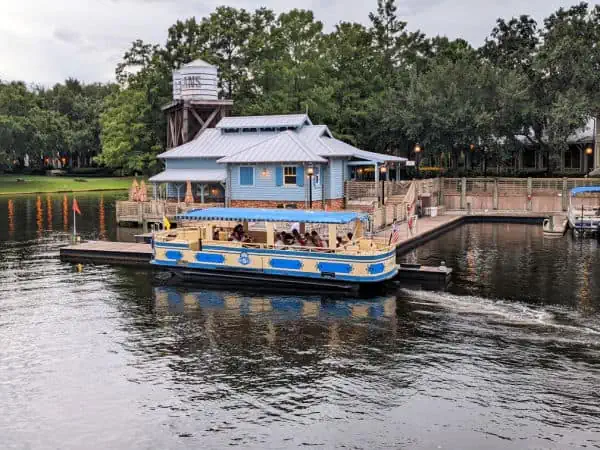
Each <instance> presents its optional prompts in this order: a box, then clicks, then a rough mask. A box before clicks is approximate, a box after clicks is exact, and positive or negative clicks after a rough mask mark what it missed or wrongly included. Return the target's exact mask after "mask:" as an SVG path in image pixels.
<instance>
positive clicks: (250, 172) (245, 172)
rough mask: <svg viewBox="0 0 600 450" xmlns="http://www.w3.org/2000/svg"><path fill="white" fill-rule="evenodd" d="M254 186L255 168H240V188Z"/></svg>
mask: <svg viewBox="0 0 600 450" xmlns="http://www.w3.org/2000/svg"><path fill="white" fill-rule="evenodd" d="M253 185H254V167H252V166H241V167H240V186H253Z"/></svg>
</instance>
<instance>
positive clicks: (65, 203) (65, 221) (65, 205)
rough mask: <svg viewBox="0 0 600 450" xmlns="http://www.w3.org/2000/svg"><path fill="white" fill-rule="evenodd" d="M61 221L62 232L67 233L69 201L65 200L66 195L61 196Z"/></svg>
mask: <svg viewBox="0 0 600 450" xmlns="http://www.w3.org/2000/svg"><path fill="white" fill-rule="evenodd" d="M62 220H63V231H65V232H66V231H69V201H68V200H67V194H65V195H63V201H62Z"/></svg>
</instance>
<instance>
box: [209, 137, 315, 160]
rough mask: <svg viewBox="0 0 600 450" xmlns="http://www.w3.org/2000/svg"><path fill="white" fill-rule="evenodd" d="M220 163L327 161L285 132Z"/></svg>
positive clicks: (225, 158) (226, 157) (227, 157)
mask: <svg viewBox="0 0 600 450" xmlns="http://www.w3.org/2000/svg"><path fill="white" fill-rule="evenodd" d="M217 162H218V163H238V164H239V163H263V162H319V163H325V162H327V160H326V159H325V158H322V157H320V156H319V155H317V154H316V153H315V152H314V151H312V150H311V149H310V148H309V147H308V146H307V145H306V144H305V143H304V142H302V140H301V139H299V138H298V136H297V134H296V133H295V132H293V131H290V130H288V131H283V132H281V133H278V134H276V135H274V136H271V137H270V138H268V139H266V140H264V141H262V142H259V143H258V144H255V145H252V146H250V147H248V148H247V149H245V150H242V151H241V152H238V153H235V154H233V155H230V156H225V157H224V158H221V159H219V160H217Z"/></svg>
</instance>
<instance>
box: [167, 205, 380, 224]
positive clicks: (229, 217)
mask: <svg viewBox="0 0 600 450" xmlns="http://www.w3.org/2000/svg"><path fill="white" fill-rule="evenodd" d="M368 217H369V216H368V215H367V214H364V213H358V212H354V211H310V210H308V211H307V210H303V209H283V208H282V209H267V208H264V209H263V208H205V209H191V210H189V211H187V212H186V213H184V214H178V215H177V216H175V218H176V219H178V220H223V221H230V222H243V221H248V222H301V223H332V224H344V223H350V222H353V221H355V220H360V221H363V222H365V221H367V220H368Z"/></svg>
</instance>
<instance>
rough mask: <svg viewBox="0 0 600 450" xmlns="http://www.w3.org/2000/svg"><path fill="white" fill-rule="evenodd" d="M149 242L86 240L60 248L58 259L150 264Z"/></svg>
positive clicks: (136, 264) (126, 264)
mask: <svg viewBox="0 0 600 450" xmlns="http://www.w3.org/2000/svg"><path fill="white" fill-rule="evenodd" d="M151 257H152V247H151V246H150V244H137V243H135V244H134V243H130V242H110V241H86V242H82V243H80V244H74V245H69V246H67V247H62V248H61V249H60V259H61V260H63V261H68V262H74V263H84V264H85V263H94V264H115V265H124V266H146V267H148V266H150V259H151Z"/></svg>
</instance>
